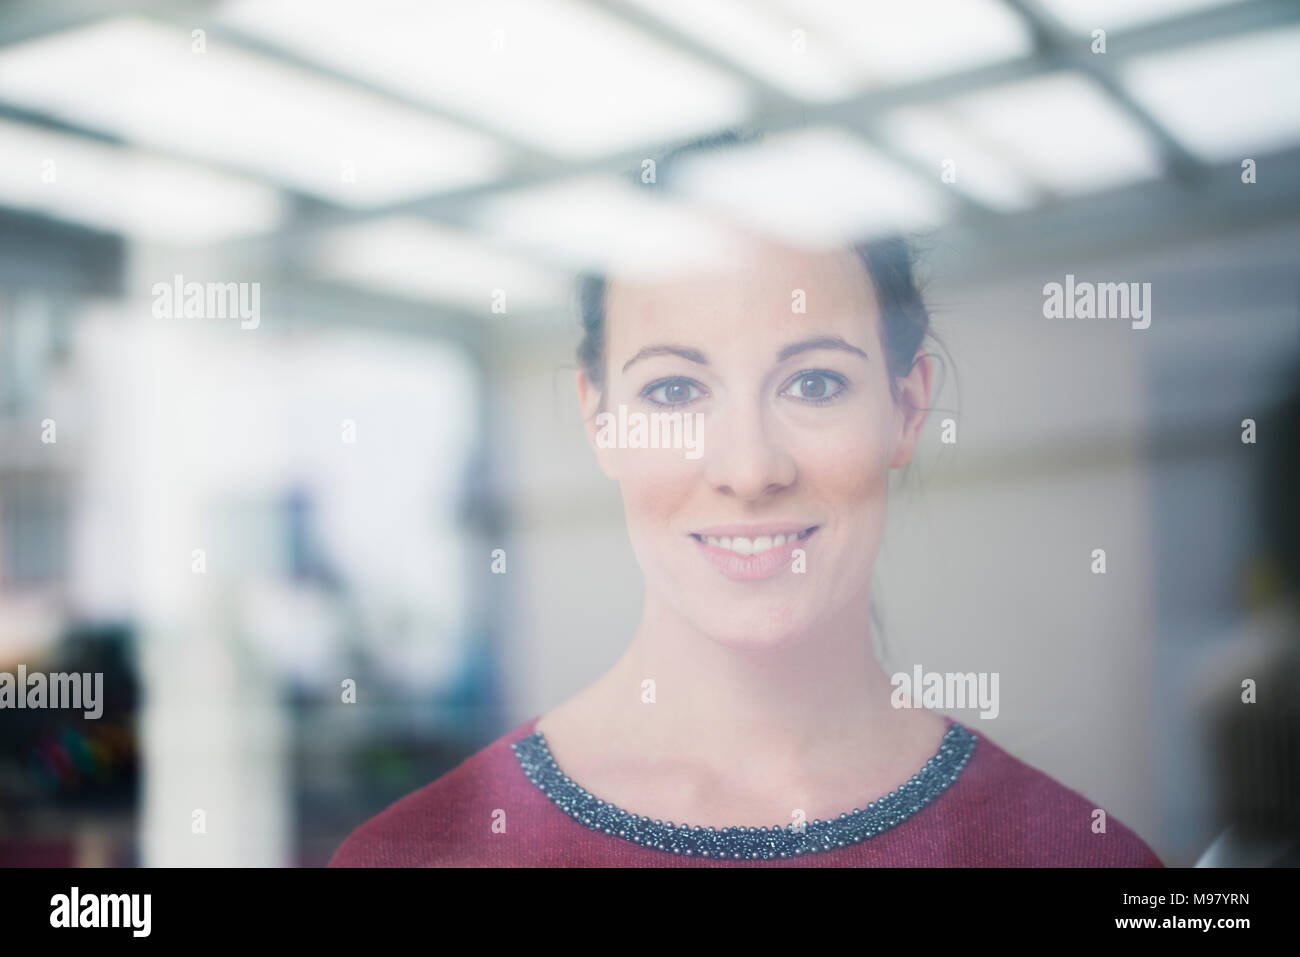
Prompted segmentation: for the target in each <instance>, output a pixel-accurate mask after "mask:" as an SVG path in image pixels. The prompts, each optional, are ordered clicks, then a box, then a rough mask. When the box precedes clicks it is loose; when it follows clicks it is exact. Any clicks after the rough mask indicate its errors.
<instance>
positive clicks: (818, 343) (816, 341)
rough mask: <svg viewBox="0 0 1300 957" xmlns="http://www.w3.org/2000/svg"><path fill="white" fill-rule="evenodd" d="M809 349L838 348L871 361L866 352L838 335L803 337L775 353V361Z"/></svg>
mask: <svg viewBox="0 0 1300 957" xmlns="http://www.w3.org/2000/svg"><path fill="white" fill-rule="evenodd" d="M810 349H839V350H841V351H842V352H852V353H854V354H855V355H860V356H862V358H864V359H867V361H868V362H869V361H871V360H870V359H869V358H868V356H867V354H866V353H865V352H863V351H862V350H861V349H859V348H858V347H857V346H855V345H852V344H850V343H848V342H845V341H844V340H843V339H841V338H840V337H839V336H815V337H814V338H812V339H804V340H801V341H800V342H792V343H790V345H788V346H786V347H785V348H784V349H782V350H781V351H780V352H778V353H777V355H776V361H777V362H784V361H785V360H786V359H789V358H790V357H791V356H797V355H798V354H799V353H801V352H808V351H809V350H810Z"/></svg>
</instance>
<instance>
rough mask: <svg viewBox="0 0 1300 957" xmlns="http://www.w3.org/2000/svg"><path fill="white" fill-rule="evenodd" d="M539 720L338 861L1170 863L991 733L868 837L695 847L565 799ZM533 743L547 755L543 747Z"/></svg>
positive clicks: (393, 810)
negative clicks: (552, 783)
mask: <svg viewBox="0 0 1300 957" xmlns="http://www.w3.org/2000/svg"><path fill="white" fill-rule="evenodd" d="M539 717H540V716H539ZM946 720H947V722H948V727H949V729H950V730H951V729H952V728H953V725H954V724H958V731H957V733H960V731H961V730H965V731H967V732H969V731H971V729H970V728H969V727H967V726H966V725H962V724H960V723H958V722H954V721H953V719H952V718H946ZM536 723H537V718H533V719H531V720H529V721H527V722H525V723H524V724H522V725H520V726H519V727H517V728H515V729H514V730H513V731H510V732H508V733H507V734H505V735H503V736H502V737H500V738H498V739H497V740H496V741H494V742H493V743H492V744H490V745H489V746H488V747H486V748H484V749H483V750H481V751H479V752H478V753H477V754H474V755H472V756H471V757H469V758H467V759H466V760H465V761H464V762H462V763H461V764H460V765H459V766H458V767H456V768H455V769H453V770H452V771H449V772H448V773H447V774H444V775H443V776H442V777H440V778H438V780H436V781H434V782H433V783H431V784H428V785H426V786H425V787H423V788H421V789H420V790H418V791H415V792H414V793H412V794H409V795H407V796H406V797H404V798H402V799H401V800H400V801H398V802H397V803H395V804H393V805H392V806H391V807H389V808H388V809H387V810H385V811H383V812H381V813H380V814H378V815H376V816H375V817H373V818H371V819H370V820H369V821H367V822H366V823H364V824H362V825H361V826H360V827H358V828H357V829H356V830H355V831H353V832H352V834H351V835H350V836H349V837H348V838H347V840H346V841H344V842H343V845H342V846H341V847H340V848H339V849H338V851H336V852H335V854H334V857H333V858H332V859H331V860H330V864H329V866H330V867H784V866H792V867H1017V866H1020V867H1161V866H1163V865H1162V864H1161V862H1160V859H1159V858H1158V857H1156V855H1155V854H1154V853H1153V852H1152V850H1151V848H1149V847H1147V845H1146V844H1145V843H1143V841H1142V839H1141V838H1139V837H1138V836H1137V835H1136V834H1135V833H1133V831H1131V830H1129V829H1128V828H1127V827H1125V826H1124V825H1123V824H1121V823H1120V822H1119V821H1118V820H1116V819H1115V818H1113V817H1110V816H1109V815H1107V818H1106V832H1105V833H1104V834H1099V833H1094V831H1093V826H1094V825H1093V822H1094V814H1093V811H1094V808H1095V807H1096V805H1095V804H1094V803H1093V802H1092V801H1089V800H1088V799H1087V798H1085V797H1083V796H1082V795H1081V794H1078V793H1077V792H1075V791H1072V790H1070V789H1068V788H1066V787H1065V786H1063V785H1061V784H1059V783H1058V782H1056V781H1054V780H1053V779H1052V778H1050V777H1048V776H1047V775H1046V774H1044V773H1043V772H1041V771H1039V770H1037V769H1035V768H1033V767H1030V766H1029V765H1028V764H1025V763H1024V762H1023V761H1020V760H1018V759H1017V758H1014V757H1012V756H1011V755H1010V754H1008V753H1007V752H1006V751H1004V750H1002V749H1001V748H1000V747H998V746H997V745H996V744H994V743H993V742H992V741H990V740H989V739H988V738H986V737H984V736H983V735H982V734H977V735H976V736H975V740H974V747H973V750H970V751H968V752H966V753H968V754H969V757H968V759H967V760H966V763H965V764H964V765H962V766H961V768H960V770H959V771H957V772H956V779H955V780H952V781H951V782H950V783H948V784H947V785H946V787H945V789H944V790H942V791H941V792H939V793H938V794H937V795H936V796H934V797H932V798H931V799H930V801H929V803H927V804H926V805H925V806H923V807H921V808H920V809H919V810H917V811H915V813H912V814H911V815H910V816H907V817H905V818H903V819H902V821H901V823H898V824H897V825H895V826H892V827H889V828H888V829H885V830H881V831H880V832H879V833H876V834H874V835H872V836H869V837H866V838H865V839H864V840H861V841H860V842H859V843H856V844H849V845H847V846H845V847H836V848H835V849H833V850H829V851H817V852H814V853H805V854H801V855H799V856H792V857H789V858H786V859H778V858H777V857H775V856H773V858H772V859H770V860H718V859H716V857H711V858H709V859H705V858H701V857H686V856H683V855H681V854H673V853H671V852H670V851H667V850H659V849H657V848H654V847H646V846H642V845H640V844H637V843H635V842H633V841H631V840H627V839H626V838H622V837H618V836H616V834H606V833H602V832H600V831H596V830H592V829H591V828H589V827H587V826H585V825H584V824H582V823H580V822H579V821H577V820H575V819H574V818H573V817H571V816H570V815H569V814H568V813H567V812H566V811H564V810H563V809H562V808H561V807H559V806H558V805H557V804H556V803H555V802H554V801H553V800H552V799H551V798H550V797H548V796H547V795H546V794H545V793H544V792H543V791H542V790H541V788H540V787H539V786H538V785H536V784H534V783H533V781H532V780H530V778H529V774H528V772H526V771H525V769H524V766H523V764H522V763H521V761H520V758H519V754H517V752H516V751H515V750H514V749H513V748H512V745H514V744H515V743H516V742H520V743H521V747H525V748H526V746H527V744H528V742H527V741H525V739H530V738H531V736H532V735H533V728H534V725H535V724H536ZM534 740H535V739H534ZM966 740H967V745H966V747H969V746H970V745H969V739H966ZM522 753H525V754H527V753H530V752H529V751H527V750H525V751H524V752H522ZM531 753H532V754H534V755H535V754H536V753H537V751H536V747H535V746H534V749H533V750H532V752H531ZM578 783H581V782H578ZM553 793H554V792H553Z"/></svg>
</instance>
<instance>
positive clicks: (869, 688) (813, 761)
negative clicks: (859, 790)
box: [601, 589, 917, 776]
mask: <svg viewBox="0 0 1300 957" xmlns="http://www.w3.org/2000/svg"><path fill="white" fill-rule="evenodd" d="M866 591H867V590H866V589H864V590H863V594H864V595H865V594H866ZM647 679H648V680H650V681H653V682H654V685H653V696H654V699H653V703H649V694H650V693H649V692H648V691H646V690H645V682H646V681H647ZM601 685H602V689H601V696H602V698H603V699H604V701H605V707H604V708H603V709H602V711H603V712H604V713H605V714H608V715H609V716H610V719H611V725H610V726H609V727H608V728H607V729H606V730H605V732H604V735H605V736H606V737H607V740H608V739H613V740H617V742H618V744H619V746H620V747H622V748H625V749H632V750H634V751H635V752H636V753H640V754H644V755H645V756H646V757H647V759H649V760H663V759H666V758H668V757H670V756H671V759H672V760H675V761H683V762H687V763H690V764H694V765H698V766H702V767H707V768H718V769H721V768H730V767H733V766H734V765H735V763H736V760H737V756H738V755H743V756H744V759H745V761H746V762H747V764H748V765H749V767H750V769H751V770H752V771H753V772H754V773H755V775H756V776H759V775H761V774H763V773H772V774H789V773H797V772H798V771H799V770H800V769H807V768H809V767H810V766H816V765H819V764H821V763H822V762H823V761H843V760H844V756H845V754H846V753H847V754H852V755H861V756H862V760H863V761H864V762H870V761H871V760H872V758H871V755H872V754H873V753H874V754H875V755H876V756H877V758H876V759H875V760H878V759H879V758H878V756H879V755H880V754H881V752H882V751H884V750H888V747H887V743H888V742H891V741H892V742H894V743H897V741H898V739H899V738H900V737H901V736H904V735H905V734H907V733H908V731H909V729H912V732H913V733H914V729H915V728H916V727H917V725H916V723H915V721H913V720H912V719H914V718H915V717H916V715H915V714H909V713H907V712H900V711H898V710H896V709H894V708H893V707H892V706H891V705H890V701H889V697H890V691H891V690H892V687H891V685H890V683H889V678H888V676H887V675H886V674H885V672H884V670H883V669H882V668H881V666H880V664H879V663H878V662H877V661H876V659H875V656H874V654H873V653H872V645H871V623H870V613H869V606H868V603H867V601H866V600H865V599H864V600H863V601H862V602H861V603H860V605H855V606H853V607H850V608H847V609H845V610H844V611H842V612H841V613H840V614H839V615H837V616H836V617H834V618H832V619H828V620H821V621H818V622H817V623H816V626H815V628H810V629H809V630H808V631H807V632H806V633H802V634H792V635H789V636H787V637H786V638H785V639H784V640H783V641H782V642H781V643H780V644H779V645H777V646H775V647H768V648H757V649H755V648H744V649H737V648H730V647H727V646H724V645H721V644H719V643H718V642H716V641H714V640H713V639H712V638H710V637H709V636H708V635H706V634H703V633H701V632H699V631H698V630H696V629H695V628H693V627H691V625H690V624H689V623H687V622H685V621H683V620H682V619H681V618H680V616H678V615H677V614H676V613H675V612H674V611H673V610H672V609H671V608H670V607H669V606H668V605H667V604H666V603H664V602H661V601H656V600H654V599H653V596H650V595H647V600H646V611H645V614H644V615H643V617H642V621H641V625H640V627H639V629H638V631H637V634H636V637H635V639H634V640H633V641H632V644H631V645H630V647H629V648H628V649H627V651H626V653H625V654H624V655H623V657H622V658H621V659H620V660H619V661H618V663H617V664H616V665H615V666H614V668H613V669H612V670H611V671H610V672H609V673H608V674H606V675H605V677H604V678H603V679H602V680H601ZM755 762H757V765H756V764H755Z"/></svg>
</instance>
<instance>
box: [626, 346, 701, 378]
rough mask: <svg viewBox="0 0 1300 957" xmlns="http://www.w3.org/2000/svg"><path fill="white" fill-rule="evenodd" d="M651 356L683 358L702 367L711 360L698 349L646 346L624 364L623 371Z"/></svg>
mask: <svg viewBox="0 0 1300 957" xmlns="http://www.w3.org/2000/svg"><path fill="white" fill-rule="evenodd" d="M651 356H681V357H682V358H683V359H687V360H689V361H690V362H698V363H699V364H700V365H702V366H706V365H708V364H709V360H708V359H706V358H705V356H704V353H703V352H700V350H698V349H690V348H687V347H686V346H673V345H657V346H646V347H645V348H644V349H642V350H641V351H640V352H638V353H637V354H636V355H634V356H633V357H632V358H631V359H628V360H627V362H625V363H623V371H624V372H626V371H627V369H628V366H630V365H631V364H632V363H634V362H639V361H640V360H642V359H648V358H650V357H651Z"/></svg>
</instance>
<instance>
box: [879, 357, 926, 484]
mask: <svg viewBox="0 0 1300 957" xmlns="http://www.w3.org/2000/svg"><path fill="white" fill-rule="evenodd" d="M933 385H934V359H933V357H932V356H931V355H930V354H929V353H928V352H922V351H918V352H917V354H916V356H915V357H914V358H913V359H912V368H911V371H909V372H908V374H907V375H906V376H904V377H903V378H901V379H899V382H898V391H899V398H898V405H899V408H898V431H897V432H896V433H895V443H894V454H893V457H892V458H891V460H890V462H889V467H890V468H893V469H899V468H902V467H903V466H905V465H906V464H907V463H908V462H910V461H912V454H913V453H914V452H915V451H916V443H917V442H918V441H920V438H921V429H922V428H924V427H925V420H926V417H927V416H928V415H929V410H930V390H931V389H932V388H933Z"/></svg>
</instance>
